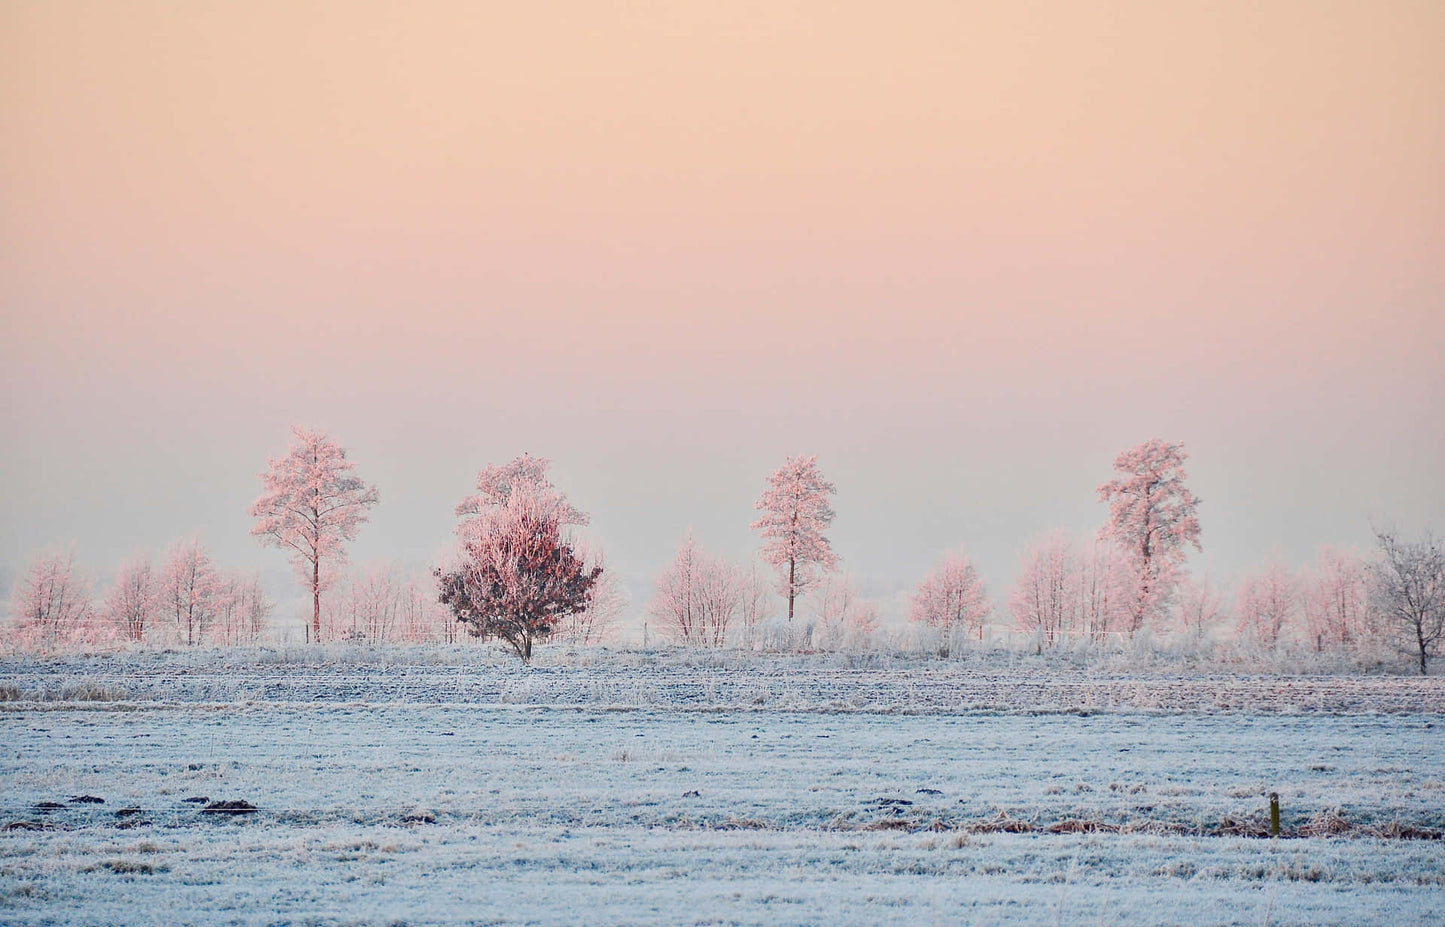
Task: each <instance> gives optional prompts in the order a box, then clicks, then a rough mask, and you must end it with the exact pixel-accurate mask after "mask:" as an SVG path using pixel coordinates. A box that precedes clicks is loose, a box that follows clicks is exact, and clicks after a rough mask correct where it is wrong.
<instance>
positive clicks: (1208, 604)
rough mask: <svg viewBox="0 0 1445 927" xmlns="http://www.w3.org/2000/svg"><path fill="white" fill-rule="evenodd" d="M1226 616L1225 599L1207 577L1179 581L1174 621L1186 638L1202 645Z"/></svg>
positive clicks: (1187, 578) (1186, 578)
mask: <svg viewBox="0 0 1445 927" xmlns="http://www.w3.org/2000/svg"><path fill="white" fill-rule="evenodd" d="M1226 617H1227V609H1226V607H1225V603H1224V597H1223V596H1222V595H1221V594H1220V591H1219V590H1218V589H1216V588H1215V587H1214V584H1213V583H1212V582H1211V581H1210V579H1209V574H1207V573H1206V574H1205V575H1204V577H1203V578H1202V579H1200V580H1198V581H1197V582H1196V581H1195V580H1193V579H1191V578H1190V577H1187V576H1186V577H1185V578H1184V579H1183V580H1182V581H1181V582H1180V584H1179V600H1178V603H1177V606H1176V608H1175V620H1176V623H1177V625H1178V628H1179V631H1180V632H1181V633H1182V634H1183V635H1184V636H1185V638H1186V639H1188V640H1190V641H1192V642H1194V643H1195V644H1199V643H1202V642H1204V641H1205V640H1207V639H1208V638H1209V636H1210V634H1212V633H1213V632H1214V629H1215V628H1217V627H1219V626H1220V625H1221V624H1223V623H1224V621H1225V619H1226Z"/></svg>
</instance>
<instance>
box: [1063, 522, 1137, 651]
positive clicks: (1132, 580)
mask: <svg viewBox="0 0 1445 927" xmlns="http://www.w3.org/2000/svg"><path fill="white" fill-rule="evenodd" d="M1078 557H1079V560H1078V570H1079V573H1078V576H1079V593H1078V599H1079V616H1078V619H1077V622H1076V624H1077V628H1078V631H1079V632H1080V633H1081V634H1084V635H1087V636H1088V638H1089V639H1090V640H1092V641H1102V640H1105V639H1107V638H1108V636H1109V635H1110V634H1113V633H1115V632H1116V631H1120V630H1122V629H1123V628H1126V627H1128V625H1129V619H1130V605H1131V602H1132V599H1133V593H1134V591H1135V590H1136V589H1137V588H1138V585H1139V583H1138V576H1137V573H1136V570H1135V569H1134V565H1133V563H1132V561H1131V560H1130V558H1129V556H1128V554H1126V553H1125V552H1124V551H1123V550H1121V549H1120V547H1119V545H1118V544H1116V543H1115V542H1114V541H1113V540H1112V539H1109V538H1100V537H1095V538H1093V539H1092V540H1089V541H1086V542H1085V543H1084V545H1083V550H1082V551H1081V552H1080V553H1079V555H1078Z"/></svg>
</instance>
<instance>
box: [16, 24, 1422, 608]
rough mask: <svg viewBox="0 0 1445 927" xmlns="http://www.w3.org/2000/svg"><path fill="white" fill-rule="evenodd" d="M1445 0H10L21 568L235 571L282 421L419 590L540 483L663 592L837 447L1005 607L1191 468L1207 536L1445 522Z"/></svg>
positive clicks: (1234, 555) (915, 570)
mask: <svg viewBox="0 0 1445 927" xmlns="http://www.w3.org/2000/svg"><path fill="white" fill-rule="evenodd" d="M1442 35H1445V7H1442V6H1441V4H1439V3H1437V2H1419V3H1407V2H1388V0H1387V2H1361V3H1326V2H1298V3H1285V2H1264V3H1258V2H1248V3H1246V2H1239V3H1154V2H1140V3H1119V4H1113V3H1097V2H1077V3H1076V2H1069V3H1065V2H1060V3H996V4H966V3H938V4H901V5H900V4H889V5H887V6H886V9H885V6H884V5H882V4H839V3H815V4H801V3H786V2H779V0H773V2H767V3H756V4H746V3H736V4H719V3H692V4H689V3H678V2H653V3H644V2H632V3H601V2H579V3H575V4H567V5H547V4H531V3H520V4H474V3H431V4H400V3H397V4H386V3H360V2H334V3H296V2H280V3H246V4H225V3H191V2H173V3H143V2H136V3H127V4H115V3H71V2H64V0H43V2H26V0H19V2H10V3H6V4H4V5H3V6H0V138H3V139H4V143H3V144H0V191H3V192H0V197H3V199H0V300H3V301H0V312H3V317H0V325H3V329H0V331H3V337H0V388H3V390H4V396H5V402H4V403H3V405H0V433H3V434H4V435H5V439H4V441H3V442H0V563H6V564H9V565H10V567H11V569H12V570H13V569H14V568H15V567H17V566H18V565H19V564H20V563H21V562H22V561H23V559H24V558H25V557H26V556H27V555H28V554H29V553H30V552H31V551H32V550H34V549H36V548H37V547H39V546H41V545H44V544H47V543H51V542H57V541H61V542H63V541H68V540H72V539H73V540H76V541H78V542H79V545H80V551H81V555H82V559H84V560H86V561H88V562H90V563H92V564H93V565H94V566H96V567H97V568H98V569H106V568H108V567H109V566H110V565H111V564H112V563H113V562H114V561H115V560H117V559H119V558H120V557H121V556H122V555H124V554H125V553H127V552H128V551H129V550H130V549H132V548H134V547H150V548H152V549H155V548H160V547H163V546H164V545H165V544H167V543H169V542H170V541H171V540H172V539H173V538H175V537H177V536H179V535H183V534H187V533H190V532H194V531H198V532H200V534H201V536H202V538H203V540H204V541H205V542H206V543H208V544H209V545H210V546H211V547H212V549H213V550H214V551H215V552H216V553H217V554H218V556H220V557H221V559H223V560H225V561H227V562H229V563H231V564H235V565H248V564H271V563H272V561H273V560H275V559H277V558H276V557H275V556H273V554H272V553H271V552H266V551H262V550H260V549H259V548H258V547H256V545H255V543H254V541H253V540H252V539H251V538H250V537H249V536H248V534H247V529H248V528H249V521H248V519H247V517H246V515H245V509H246V504H247V503H248V502H249V501H250V499H252V498H253V497H254V496H255V495H256V493H257V491H258V482H257V479H256V473H257V472H258V471H259V470H260V469H261V467H262V466H263V465H264V462H265V458H266V457H267V456H268V455H276V454H279V453H281V452H282V451H283V450H284V446H285V442H286V439H287V432H286V429H287V426H288V424H290V423H292V422H298V423H307V424H312V425H316V426H320V427H324V428H328V429H330V430H332V431H333V432H335V433H337V434H338V435H339V436H340V437H341V438H342V439H343V440H344V441H345V442H346V443H347V444H348V445H349V446H350V448H351V450H352V456H353V458H354V459H355V460H356V461H357V463H358V466H359V468H360V471H361V473H362V474H363V475H365V476H369V477H370V478H371V479H373V480H374V481H376V482H377V483H379V484H380V487H381V493H382V505H381V507H380V508H378V509H377V510H376V512H375V514H374V517H373V524H372V525H371V526H370V527H368V528H366V529H364V530H363V533H362V535H361V540H360V542H359V543H358V544H357V546H356V548H355V555H356V557H357V558H358V559H367V558H371V557H397V558H402V559H408V560H414V561H417V562H424V561H425V560H427V559H428V558H430V557H432V556H433V555H434V554H435V552H436V551H437V550H438V549H439V548H440V547H441V546H442V545H444V544H445V543H446V541H447V539H448V532H449V530H450V527H451V525H452V523H453V518H452V516H451V514H450V513H451V507H452V506H453V505H454V504H455V503H456V501H458V500H459V499H460V498H461V497H462V496H463V495H465V494H466V493H467V492H468V490H469V489H470V487H471V479H472V476H473V475H474V474H475V471H476V470H477V469H478V468H480V467H481V466H482V465H483V464H485V463H488V462H500V461H502V460H505V459H508V458H510V457H512V456H514V455H516V454H518V453H520V452H522V451H524V450H525V451H530V452H532V453H536V454H543V455H547V456H550V457H552V458H554V460H555V461H556V465H555V474H556V476H557V478H558V481H559V483H560V484H561V485H562V486H563V488H564V489H566V490H568V491H569V493H570V494H571V495H572V496H573V498H574V499H575V500H576V501H577V502H578V504H579V505H581V506H582V507H584V508H587V509H589V510H590V511H591V512H592V514H593V527H594V530H595V533H596V534H597V536H598V537H599V538H600V539H601V540H602V541H603V543H604V544H606V545H607V546H608V548H609V550H610V551H611V556H612V558H613V562H614V563H615V564H616V565H617V567H618V569H620V570H623V571H625V572H627V573H628V574H629V579H630V580H631V581H632V582H633V584H634V585H637V586H639V587H640V586H642V585H645V584H646V583H647V582H649V581H650V578H651V576H652V574H653V572H654V571H655V570H656V569H657V568H658V567H659V566H660V565H661V564H662V563H663V561H665V560H666V559H667V557H668V556H669V555H670V553H671V551H672V549H673V547H674V546H675V544H676V542H677V540H678V537H679V536H680V535H681V533H682V531H683V530H684V528H685V527H686V526H687V525H688V524H692V525H694V526H696V528H697V532H698V535H699V539H700V540H701V541H702V543H704V544H705V545H707V546H709V547H711V548H713V549H715V550H717V551H718V552H721V553H724V554H728V555H733V556H741V555H742V554H744V553H746V551H747V550H749V549H751V547H752V546H753V545H754V541H753V539H752V538H751V536H750V534H749V532H748V530H747V524H748V522H749V520H750V518H751V515H752V512H751V504H752V501H753V500H754V499H755V498H756V497H757V496H758V494H759V493H760V492H761V490H762V487H763V481H764V477H765V476H766V474H767V472H768V471H769V470H770V469H772V467H774V466H776V465H777V464H778V463H780V462H781V460H782V458H783V456H784V455H785V454H789V453H816V454H818V455H819V462H820V465H821V467H822V469H823V471H824V473H825V474H826V475H827V476H829V477H830V478H831V479H833V480H834V481H835V482H836V483H837V484H838V486H839V490H840V492H839V496H838V499H837V502H836V508H837V510H838V513H839V516H838V521H837V527H836V530H835V532H834V539H835V542H836V547H837V549H838V552H839V553H840V554H841V555H842V557H843V558H844V560H845V562H846V564H847V565H848V566H849V567H850V568H851V569H852V570H854V571H855V572H856V573H857V574H859V575H862V576H865V577H870V578H872V579H873V580H874V581H876V582H877V583H879V584H881V585H887V584H890V583H891V584H897V585H911V584H912V583H913V582H916V580H917V579H918V578H920V577H921V576H922V575H923V574H924V573H925V572H926V571H927V569H928V567H929V566H930V564H931V563H932V561H933V560H934V559H935V558H936V556H937V555H938V554H939V553H940V552H941V551H942V550H943V549H945V548H948V547H953V546H956V545H959V544H963V545H965V546H967V547H968V548H969V549H971V550H972V551H974V552H975V553H976V554H977V555H978V557H979V558H980V560H981V562H982V565H983V566H984V568H985V573H986V575H987V576H988V578H989V579H990V581H991V582H992V583H993V584H994V586H995V591H996V592H1002V591H1003V590H1002V589H1001V588H999V587H1000V586H1002V585H1003V584H1004V583H1005V582H1006V581H1007V579H1008V578H1009V576H1010V574H1011V571H1012V567H1013V563H1014V557H1015V555H1016V552H1017V551H1018V549H1019V548H1020V547H1021V546H1022V544H1023V542H1024V541H1025V540H1026V539H1027V538H1028V537H1029V536H1030V535H1032V534H1034V533H1036V532H1038V531H1040V530H1042V529H1044V528H1047V527H1050V526H1053V525H1062V526H1065V527H1073V528H1080V529H1083V528H1087V527H1090V526H1092V525H1094V524H1096V523H1097V522H1098V521H1099V520H1100V519H1101V518H1102V515H1103V509H1102V506H1100V505H1098V503H1096V502H1095V500H1094V496H1093V492H1092V490H1093V487H1094V486H1095V485H1096V484H1097V483H1099V482H1101V481H1103V480H1104V479H1106V478H1108V476H1109V462H1110V461H1111V460H1112V458H1113V456H1114V454H1115V453H1116V452H1117V451H1119V450H1121V449H1122V448H1124V447H1126V446H1128V445H1131V444H1134V443H1136V442H1138V441H1141V440H1143V439H1145V438H1148V437H1152V436H1155V435H1158V436H1160V437H1164V438H1167V439H1170V440H1183V441H1185V442H1186V443H1187V444H1188V446H1189V448H1190V450H1191V452H1192V454H1193V467H1192V470H1193V472H1194V474H1195V488H1196V491H1197V492H1198V493H1199V495H1200V496H1202V497H1203V499H1204V507H1203V508H1202V510H1201V520H1202V522H1203V526H1204V538H1203V540H1204V546H1205V550H1206V556H1205V557H1204V558H1200V563H1201V564H1203V563H1205V562H1208V563H1210V564H1213V565H1214V566H1215V567H1216V568H1217V569H1219V570H1222V571H1225V572H1232V571H1235V570H1238V569H1239V568H1241V567H1243V566H1245V565H1248V564H1251V563H1253V562H1256V561H1258V560H1260V559H1262V558H1263V557H1265V556H1267V555H1268V554H1269V552H1270V551H1271V550H1272V549H1275V548H1278V549H1280V550H1281V551H1282V553H1283V554H1284V555H1285V556H1286V557H1288V558H1290V559H1293V560H1296V561H1298V560H1304V559H1309V558H1312V556H1313V553H1314V550H1315V547H1316V546H1317V545H1318V544H1319V543H1321V542H1332V543H1363V542H1365V541H1367V540H1368V536H1369V526H1368V522H1367V519H1368V518H1374V519H1376V520H1378V521H1382V522H1385V521H1394V522H1397V523H1399V524H1400V525H1402V526H1404V527H1407V528H1409V529H1412V530H1413V529H1415V528H1418V527H1422V526H1424V525H1433V526H1435V527H1436V528H1437V529H1442V528H1445V489H1442V479H1441V474H1442V471H1445V467H1442V465H1445V428H1442V421H1441V420H1442V416H1441V411H1440V410H1441V409H1442V408H1445V374H1442V371H1441V358H1442V356H1445V260H1442V258H1441V255H1442V254H1445V167H1442V165H1445V55H1441V54H1440V50H1439V41H1440V38H1441V36H1442Z"/></svg>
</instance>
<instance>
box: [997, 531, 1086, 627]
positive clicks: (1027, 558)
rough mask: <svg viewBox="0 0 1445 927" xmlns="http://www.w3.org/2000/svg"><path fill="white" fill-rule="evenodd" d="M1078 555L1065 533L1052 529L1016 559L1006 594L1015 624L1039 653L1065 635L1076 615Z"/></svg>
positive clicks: (1077, 611) (1077, 610)
mask: <svg viewBox="0 0 1445 927" xmlns="http://www.w3.org/2000/svg"><path fill="white" fill-rule="evenodd" d="M1079 569H1080V564H1079V554H1078V550H1077V549H1076V548H1075V546H1074V541H1073V539H1072V538H1070V537H1069V535H1068V533H1067V532H1065V531H1063V530H1060V529H1055V530H1053V531H1050V532H1049V533H1047V534H1045V535H1044V536H1043V537H1040V538H1037V539H1035V540H1034V541H1032V542H1030V544H1029V545H1028V547H1027V548H1025V550H1024V552H1023V554H1022V555H1021V556H1020V558H1019V572H1018V577H1017V579H1015V581H1014V588H1013V592H1012V593H1010V595H1009V600H1008V607H1009V611H1010V612H1011V613H1012V614H1013V617H1014V624H1015V625H1016V626H1017V627H1018V628H1019V629H1020V630H1023V631H1028V632H1029V633H1030V634H1032V635H1033V636H1034V647H1035V649H1036V650H1038V651H1040V652H1042V650H1043V649H1044V648H1045V647H1053V646H1054V645H1055V644H1057V643H1059V642H1060V641H1061V640H1063V638H1064V637H1065V636H1066V635H1068V634H1069V633H1070V632H1071V631H1072V630H1073V627H1074V623H1075V619H1076V617H1077V615H1078V614H1079Z"/></svg>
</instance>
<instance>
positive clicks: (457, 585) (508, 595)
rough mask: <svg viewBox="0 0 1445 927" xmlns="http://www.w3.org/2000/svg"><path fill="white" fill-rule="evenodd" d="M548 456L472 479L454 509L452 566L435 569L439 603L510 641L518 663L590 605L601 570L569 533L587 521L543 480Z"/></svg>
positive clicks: (486, 633) (474, 627) (475, 629)
mask: <svg viewBox="0 0 1445 927" xmlns="http://www.w3.org/2000/svg"><path fill="white" fill-rule="evenodd" d="M548 466H549V461H547V460H545V459H543V458H538V457H529V456H526V455H524V456H522V457H519V458H517V459H516V460H513V461H512V462H511V463H508V464H505V465H503V466H500V467H495V466H489V467H487V468H486V469H485V470H483V471H482V472H481V473H480V474H478V476H477V490H478V494H477V495H475V496H471V497H468V498H467V499H465V500H463V501H462V503H461V504H460V505H458V506H457V514H458V515H461V516H465V517H464V519H463V521H462V523H461V524H460V525H459V526H458V527H457V536H458V538H459V541H460V550H459V552H458V553H459V555H458V558H457V566H456V567H455V568H453V569H447V570H438V571H437V573H436V575H437V580H438V582H439V584H440V600H441V602H442V604H443V605H446V606H447V607H448V608H449V609H451V611H452V614H453V615H454V616H455V617H456V619H457V620H458V621H460V622H462V623H463V624H465V625H467V627H468V629H469V630H470V631H471V632H472V633H473V634H474V635H476V636H479V637H495V638H498V639H500V640H502V641H504V642H506V643H507V644H508V646H510V647H511V648H512V650H513V652H514V653H516V654H517V656H519V657H521V658H522V661H523V662H530V661H531V659H532V648H533V645H534V644H535V643H536V642H537V641H539V640H545V639H546V638H547V637H548V636H550V635H551V634H552V633H553V632H554V631H555V630H557V628H558V627H559V626H560V624H561V622H562V621H563V620H564V619H565V618H566V617H567V616H569V615H571V614H574V613H576V612H579V611H582V610H583V609H585V608H587V606H588V604H589V603H590V601H591V596H592V591H593V588H594V587H595V585H596V584H597V581H598V579H599V577H600V576H601V575H602V568H601V567H599V566H592V567H589V566H588V565H587V564H586V563H585V562H584V560H583V558H582V557H581V556H580V555H579V554H578V553H577V550H576V546H575V544H574V542H573V540H572V538H571V536H570V533H569V531H568V528H569V526H571V525H581V524H586V522H587V516H586V515H585V514H583V513H582V512H580V511H579V510H577V509H576V508H574V507H573V506H572V505H571V504H570V503H569V502H568V501H567V499H566V497H565V496H563V495H562V493H561V492H559V491H558V490H557V488H556V487H555V486H553V485H552V483H551V481H550V480H548V479H547V475H546V474H547V467H548Z"/></svg>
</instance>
